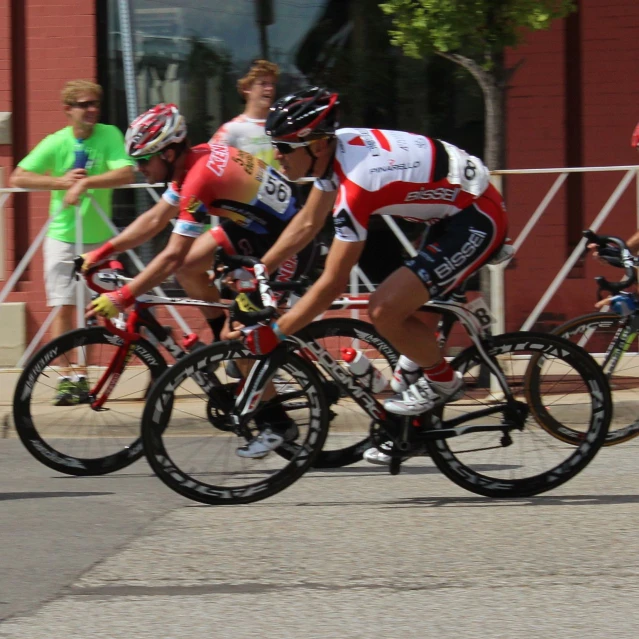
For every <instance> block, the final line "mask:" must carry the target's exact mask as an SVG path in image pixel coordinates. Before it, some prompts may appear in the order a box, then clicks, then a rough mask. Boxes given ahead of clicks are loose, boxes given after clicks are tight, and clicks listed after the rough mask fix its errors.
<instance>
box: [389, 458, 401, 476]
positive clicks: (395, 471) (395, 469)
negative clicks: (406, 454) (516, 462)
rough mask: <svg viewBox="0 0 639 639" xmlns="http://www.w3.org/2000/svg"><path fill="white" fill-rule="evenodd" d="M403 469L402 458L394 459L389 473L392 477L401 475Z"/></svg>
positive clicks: (391, 461)
mask: <svg viewBox="0 0 639 639" xmlns="http://www.w3.org/2000/svg"><path fill="white" fill-rule="evenodd" d="M401 469H402V458H401V457H392V458H391V460H390V464H389V465H388V472H390V474H391V475H399V473H400V471H401Z"/></svg>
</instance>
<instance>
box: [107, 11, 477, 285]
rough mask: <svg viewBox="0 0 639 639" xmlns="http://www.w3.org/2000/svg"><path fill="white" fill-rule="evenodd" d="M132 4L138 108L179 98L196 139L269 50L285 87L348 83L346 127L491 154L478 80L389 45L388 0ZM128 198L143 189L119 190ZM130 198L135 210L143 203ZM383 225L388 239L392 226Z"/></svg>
mask: <svg viewBox="0 0 639 639" xmlns="http://www.w3.org/2000/svg"><path fill="white" fill-rule="evenodd" d="M119 4H120V3H118V2H117V0H109V1H108V9H107V17H108V26H107V33H103V34H101V37H103V38H106V42H107V47H106V48H107V50H108V78H107V82H106V83H105V84H106V88H107V91H108V94H109V96H110V100H109V101H108V103H107V105H106V110H105V117H106V118H107V121H109V122H112V123H115V124H117V125H119V126H120V127H121V128H122V129H124V128H126V126H127V124H128V118H127V110H126V91H125V77H124V72H123V64H122V45H123V42H122V38H121V34H120V24H119V19H118V6H119ZM129 5H130V7H131V25H132V32H133V38H132V43H131V44H132V51H133V58H134V64H135V89H136V98H137V111H138V112H141V111H142V110H144V109H147V108H149V107H150V106H152V105H153V104H155V103H157V102H160V101H165V102H175V103H176V104H178V106H179V107H180V110H181V111H182V112H183V113H184V115H185V116H186V118H187V121H188V123H189V138H190V141H191V143H193V144H197V143H200V142H204V141H206V140H208V139H209V138H210V136H211V135H212V134H213V133H214V132H215V131H216V130H217V129H218V127H219V126H220V125H221V124H222V123H224V122H227V121H228V120H230V119H231V118H233V117H235V116H236V115H238V114H239V113H241V112H242V110H243V108H244V105H243V104H242V102H241V99H240V96H239V95H238V92H237V89H236V83H237V80H238V78H240V77H242V76H243V75H244V74H245V73H246V71H247V69H248V68H249V66H250V64H251V62H252V61H253V60H255V59H256V58H266V59H268V60H270V61H272V62H275V63H277V64H278V65H279V68H280V72H281V75H280V79H279V82H278V86H277V95H279V96H281V95H284V94H285V93H286V92H288V91H291V90H294V89H298V88H300V87H302V86H304V85H307V84H311V83H313V84H322V85H326V86H328V87H330V88H331V89H333V90H336V91H338V92H339V93H340V96H341V105H342V108H341V117H340V121H341V124H342V125H343V126H365V127H380V128H389V129H400V130H410V131H414V132H417V133H424V134H426V135H430V136H433V137H438V138H443V139H445V140H447V141H449V142H452V143H453V144H457V145H458V146H461V147H462V148H465V149H466V150H467V151H468V152H470V153H473V154H476V155H478V156H482V155H483V102H482V98H481V93H480V90H479V88H478V87H477V85H476V83H475V81H474V80H473V79H472V78H470V76H469V75H468V74H466V73H465V72H463V71H462V70H461V69H460V68H458V67H456V66H455V65H454V64H453V63H451V62H449V61H447V60H444V59H442V58H438V57H436V56H435V57H433V58H429V59H423V60H414V59H411V58H407V57H405V56H404V55H403V54H402V53H401V51H400V50H399V49H397V48H395V47H393V46H391V44H390V41H389V36H388V28H389V26H390V22H389V18H388V16H385V15H384V14H382V12H381V10H380V9H379V7H378V0H272V1H271V2H269V1H268V0H259V1H258V0H208V1H207V0H174V1H171V0H131V1H130V3H129ZM126 197H130V198H131V200H132V199H133V198H132V196H130V195H129V196H123V195H118V198H120V199H121V198H126ZM120 208H121V209H125V208H126V207H125V206H121V207H120ZM130 208H131V213H130V216H131V217H132V216H133V215H134V209H135V206H134V204H133V202H130ZM137 208H140V207H139V203H138V204H137ZM123 217H124V218H125V217H126V216H123ZM121 223H126V219H122V220H121ZM417 226H418V225H410V226H409V227H408V228H406V229H405V230H406V231H407V232H408V234H409V235H413V236H414V235H415V234H416V233H419V232H420V231H421V227H420V228H416V227H417ZM380 233H383V235H384V238H386V239H385V240H384V241H386V242H388V239H387V238H388V231H387V229H385V228H383V229H382V230H381V231H380ZM374 235H375V234H374V233H371V236H369V237H370V241H369V244H370V246H371V251H375V250H376V249H375V246H374V244H375V241H374V238H373V236H374ZM386 250H387V249H386ZM398 255H399V251H398ZM382 275H383V274H376V276H375V279H377V280H378V279H379V277H381V276H382Z"/></svg>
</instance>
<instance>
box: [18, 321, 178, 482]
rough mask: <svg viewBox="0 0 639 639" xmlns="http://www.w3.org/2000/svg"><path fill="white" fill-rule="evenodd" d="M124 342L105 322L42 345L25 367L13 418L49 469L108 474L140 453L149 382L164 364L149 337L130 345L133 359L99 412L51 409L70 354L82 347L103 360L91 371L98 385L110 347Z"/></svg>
mask: <svg viewBox="0 0 639 639" xmlns="http://www.w3.org/2000/svg"><path fill="white" fill-rule="evenodd" d="M122 343H123V340H122V338H120V337H118V336H117V335H114V334H113V333H111V332H110V331H109V330H108V329H107V328H105V327H90V328H79V329H76V330H73V331H69V332H68V333H64V334H63V335H61V336H60V337H58V338H56V339H54V340H53V341H51V342H49V343H48V344H46V345H45V346H43V347H42V348H41V349H40V350H39V351H38V352H37V353H36V354H35V355H34V356H33V357H32V358H31V360H30V361H29V362H28V364H27V365H26V367H25V368H24V370H23V371H22V374H21V375H20V377H19V379H18V383H17V384H16V388H15V391H14V396H13V419H14V423H15V427H16V431H17V433H18V436H19V437H20V440H21V441H22V443H23V444H24V446H25V447H26V449H27V450H28V451H29V452H30V453H31V455H33V457H35V458H36V459H37V460H38V461H39V462H41V463H42V464H44V465H45V466H48V467H49V468H52V469H53V470H56V471H59V472H61V473H65V474H67V475H76V476H92V475H105V474H108V473H112V472H115V471H116V470H121V469H122V468H126V467H127V466H129V465H131V464H132V463H134V462H135V461H137V460H138V459H140V457H141V456H142V454H143V451H142V439H141V433H140V423H141V422H140V420H141V414H142V406H143V404H144V400H145V397H146V394H147V392H148V388H149V386H150V385H152V384H153V382H154V381H155V380H157V379H158V378H159V377H160V375H161V374H162V373H163V372H164V371H165V370H166V368H167V365H166V362H165V361H164V359H163V357H162V356H161V355H160V353H159V352H158V350H157V349H156V348H155V347H154V346H153V345H152V344H151V343H149V342H148V341H147V340H145V339H143V338H140V339H139V340H138V341H136V342H134V343H133V344H132V351H131V353H130V355H131V357H132V358H134V362H133V363H132V362H131V360H129V362H128V364H127V367H126V369H125V370H123V371H122V373H121V374H120V376H119V378H118V381H117V382H116V385H115V387H114V388H113V391H112V393H111V395H110V396H109V398H108V399H107V401H106V403H105V407H103V408H102V409H100V410H93V409H92V408H91V405H90V404H89V403H78V404H75V405H71V406H52V401H51V400H52V397H53V393H54V391H55V389H54V386H53V385H52V384H53V383H54V381H52V380H55V379H57V377H58V373H59V370H57V369H58V367H60V366H64V367H71V369H73V367H74V366H77V365H75V364H73V363H72V362H73V360H74V359H75V358H74V357H73V354H72V352H73V351H75V350H76V349H83V350H84V353H85V357H86V356H87V351H88V350H89V349H91V352H90V354H89V356H90V357H92V358H93V361H94V362H100V365H96V366H93V365H91V364H90V365H89V366H88V368H87V369H86V370H87V373H88V376H89V382H90V384H89V385H90V386H93V385H94V384H93V383H92V382H94V381H95V380H96V379H97V377H99V376H100V375H101V371H102V370H103V369H104V367H105V365H106V364H107V363H108V362H109V361H110V354H109V353H108V352H107V351H112V352H113V353H115V351H116V350H117V349H118V348H119V347H120V346H121V345H122ZM96 351H98V352H96ZM112 356H113V355H111V357H112ZM134 364H135V365H134ZM83 370H84V369H83ZM138 412H139V415H138V414H137V413H138ZM49 420H50V423H49ZM107 422H108V423H107ZM94 450H95V451H96V453H94V452H93V451H94ZM71 451H73V452H71ZM76 451H80V452H76ZM105 451H108V452H107V454H105ZM111 451H112V452H111Z"/></svg>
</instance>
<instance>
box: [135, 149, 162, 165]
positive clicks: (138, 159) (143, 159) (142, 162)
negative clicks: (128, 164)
mask: <svg viewBox="0 0 639 639" xmlns="http://www.w3.org/2000/svg"><path fill="white" fill-rule="evenodd" d="M156 155H160V153H159V152H158V153H149V154H148V155H140V156H139V157H136V158H133V159H134V160H135V162H136V164H137V165H138V166H144V165H145V164H147V163H148V161H149V160H150V159H151V158H153V157H155V156H156Z"/></svg>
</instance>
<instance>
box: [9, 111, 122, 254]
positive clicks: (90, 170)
mask: <svg viewBox="0 0 639 639" xmlns="http://www.w3.org/2000/svg"><path fill="white" fill-rule="evenodd" d="M76 146H77V141H76V139H75V138H74V137H73V129H72V127H70V126H68V127H66V128H64V129H60V131H56V132H55V133H52V134H51V135H48V136H47V137H46V138H44V140H42V142H40V144H38V146H36V147H35V149H33V151H31V153H29V155H27V157H26V158H24V160H22V162H20V163H19V164H18V166H19V167H20V168H22V169H24V170H25V171H30V172H32V173H39V174H41V175H44V174H48V175H51V176H53V177H60V176H62V175H64V174H65V173H66V172H67V171H69V170H71V169H72V168H73V162H74V159H75V149H76ZM83 146H84V150H85V151H86V153H87V155H88V157H89V159H88V162H87V165H86V167H85V168H86V171H87V175H100V174H102V173H106V172H107V171H112V170H114V169H119V168H122V167H123V166H133V165H134V162H133V161H132V160H131V159H130V158H129V157H128V156H127V155H126V152H125V149H124V136H123V135H122V133H121V131H120V129H118V128H117V127H116V126H113V125H111V124H96V125H95V127H94V128H93V133H92V134H91V137H90V138H87V139H86V140H84V142H83ZM65 193H66V191H51V206H50V207H49V213H50V215H52V216H53V215H55V214H56V211H58V209H59V208H60V206H61V204H62V200H63V198H64V195H65ZM112 194H113V190H112V189H89V190H88V191H86V193H85V195H83V196H82V197H81V199H80V210H81V212H82V235H83V238H82V239H83V242H84V243H87V244H95V243H98V242H104V241H105V240H107V239H108V238H110V237H112V236H113V233H112V232H111V229H110V228H109V227H108V226H107V224H106V223H105V222H104V220H103V219H102V216H101V215H100V214H99V213H98V211H97V210H96V207H95V206H94V205H93V202H92V201H91V199H90V198H89V197H88V195H92V196H93V197H94V198H95V200H96V202H97V203H98V205H99V206H100V208H101V209H102V210H103V211H104V213H106V215H107V217H109V218H110V217H111V216H112V211H111V198H112ZM47 235H48V236H49V237H52V238H54V239H56V240H60V241H61V242H75V206H67V207H66V208H64V209H62V210H61V211H60V212H59V213H58V214H57V215H55V217H54V219H53V220H52V222H51V225H50V226H49V231H48V233H47Z"/></svg>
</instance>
